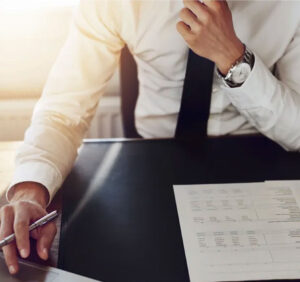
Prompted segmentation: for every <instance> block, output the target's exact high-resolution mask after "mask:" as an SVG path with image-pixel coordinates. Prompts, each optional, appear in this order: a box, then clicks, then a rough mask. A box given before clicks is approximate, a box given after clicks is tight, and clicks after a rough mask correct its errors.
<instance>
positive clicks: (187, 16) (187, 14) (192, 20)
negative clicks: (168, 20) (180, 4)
mask: <svg viewBox="0 0 300 282" xmlns="http://www.w3.org/2000/svg"><path fill="white" fill-rule="evenodd" d="M179 16H180V18H181V19H182V21H183V22H184V23H185V24H187V25H188V26H190V28H191V29H192V30H195V29H196V28H197V26H198V24H199V23H198V20H197V17H196V16H195V14H194V13H192V12H191V10H190V9H188V8H183V9H182V10H181V11H180V14H179Z"/></svg>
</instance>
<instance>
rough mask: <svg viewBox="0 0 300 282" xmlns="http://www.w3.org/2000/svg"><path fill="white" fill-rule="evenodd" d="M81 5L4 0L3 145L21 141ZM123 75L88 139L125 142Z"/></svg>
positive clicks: (67, 0)
mask: <svg viewBox="0 0 300 282" xmlns="http://www.w3.org/2000/svg"><path fill="white" fill-rule="evenodd" d="M78 2H79V0H0V141H16V140H22V139H23V136H24V132H25V130H26V128H27V127H28V126H29V124H30V118H31V114H32V111H33V108H34V105H35V103H36V102H37V100H38V99H39V97H40V95H41V93H42V90H43V86H44V84H45V82H46V79H47V76H48V73H49V71H50V69H51V67H52V65H53V63H54V61H55V59H56V57H57V55H58V53H59V51H60V49H61V47H62V46H63V44H64V42H65V40H66V37H67V35H68V31H69V27H70V24H71V19H72V14H73V11H74V8H75V6H76V5H77V4H78ZM119 88H120V87H119V72H116V74H115V75H114V77H113V79H112V81H111V83H110V84H109V87H108V89H107V91H106V94H105V96H104V97H103V98H102V100H101V102H100V105H99V109H98V112H97V114H96V116H95V119H94V121H93V123H92V126H91V129H90V131H89V133H88V135H87V137H89V138H110V137H122V136H123V132H122V126H121V118H120V98H119V92H120V91H119Z"/></svg>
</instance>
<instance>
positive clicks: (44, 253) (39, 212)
mask: <svg viewBox="0 0 300 282" xmlns="http://www.w3.org/2000/svg"><path fill="white" fill-rule="evenodd" d="M47 201H48V194H47V192H46V189H45V188H44V187H43V186H41V185H39V184H36V183H22V184H19V185H18V186H16V187H15V189H14V192H13V195H12V198H11V199H10V204H8V205H6V206H4V207H2V208H1V210H0V220H1V225H0V239H1V240H2V239H3V238H5V237H6V236H8V235H10V234H12V233H14V232H15V234H16V241H15V242H13V243H10V244H9V245H7V246H5V247H3V253H4V256H5V261H6V264H7V267H8V269H9V272H10V273H11V274H15V273H17V272H18V269H19V266H18V259H17V252H19V254H20V255H21V257H22V258H27V257H28V256H29V254H30V242H29V236H30V235H31V237H32V238H34V239H36V240H37V253H38V255H39V257H40V258H42V259H43V260H47V259H48V253H49V249H50V246H51V244H52V241H53V239H54V237H55V234H56V225H55V223H54V222H50V223H48V224H47V225H45V226H43V227H40V228H38V229H35V230H33V231H32V232H31V234H29V225H30V224H31V223H32V222H33V221H35V220H37V219H39V218H41V217H43V216H45V215H46V214H47V212H46V210H45V209H46V205H47Z"/></svg>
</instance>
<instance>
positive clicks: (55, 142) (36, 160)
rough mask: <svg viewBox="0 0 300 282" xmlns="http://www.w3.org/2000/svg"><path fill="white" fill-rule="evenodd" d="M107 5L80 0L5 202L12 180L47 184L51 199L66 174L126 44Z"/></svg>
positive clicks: (26, 136) (14, 183)
mask: <svg viewBox="0 0 300 282" xmlns="http://www.w3.org/2000/svg"><path fill="white" fill-rule="evenodd" d="M107 3H108V1H106V0H102V1H98V0H82V1H81V3H80V5H79V6H78V8H77V10H76V13H75V15H74V21H73V25H72V28H71V32H70V35H69V37H68V39H67V41H66V43H65V46H64V47H63V49H62V51H61V53H60V55H59V57H58V59H57V61H56V63H55V65H54V66H53V68H52V70H51V72H50V75H49V78H48V81H47V83H46V86H45V88H44V91H43V95H42V97H41V99H40V100H39V102H38V103H37V106H36V107H35V110H34V114H33V118H32V123H31V126H30V127H29V129H28V130H27V131H26V134H25V140H24V143H23V145H22V146H21V147H20V149H19V150H18V153H17V157H16V170H15V174H14V177H13V181H12V183H11V186H10V188H9V189H8V191H7V199H8V200H9V199H10V195H11V192H12V190H13V188H14V186H15V185H16V184H18V183H22V182H27V181H30V182H37V183H40V184H42V185H43V186H45V187H46V188H47V190H48V192H49V199H50V201H51V199H52V198H53V196H54V195H55V193H56V192H57V190H58V189H59V187H60V186H61V185H62V182H63V181H64V179H65V178H66V176H67V175H68V173H69V172H70V170H71V167H72V165H73V163H74V161H75V159H76V157H77V150H78V147H79V146H80V145H81V142H82V138H83V137H84V135H85V133H86V131H87V129H88V127H89V124H90V122H91V120H92V118H93V116H94V114H95V112H96V109H97V105H98V102H99V98H100V97H101V95H102V94H103V92H104V90H105V86H106V85H107V82H108V81H109V80H110V78H111V76H112V75H113V73H114V71H115V68H116V67H117V65H118V61H119V57H120V52H121V49H122V48H123V46H124V43H123V41H122V40H121V39H120V37H119V36H118V33H117V31H116V25H114V21H113V18H112V17H110V14H111V13H110V11H109V10H108V9H110V8H109V7H110V6H108V5H107ZM50 201H49V202H50Z"/></svg>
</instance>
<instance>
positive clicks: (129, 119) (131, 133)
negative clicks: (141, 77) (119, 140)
mask: <svg viewBox="0 0 300 282" xmlns="http://www.w3.org/2000/svg"><path fill="white" fill-rule="evenodd" d="M138 95H139V82H138V76H137V65H136V63H135V60H134V58H133V56H132V55H131V53H130V51H129V50H128V48H127V47H125V48H124V49H123V50H122V54H121V112H122V120H123V129H124V135H125V137H126V138H141V136H140V135H139V134H138V132H137V130H136V127H135V116H134V111H135V107H136V103H137V99H138Z"/></svg>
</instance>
